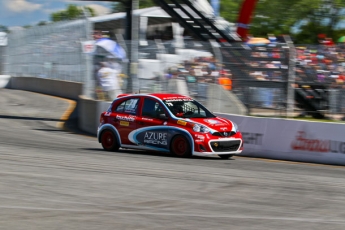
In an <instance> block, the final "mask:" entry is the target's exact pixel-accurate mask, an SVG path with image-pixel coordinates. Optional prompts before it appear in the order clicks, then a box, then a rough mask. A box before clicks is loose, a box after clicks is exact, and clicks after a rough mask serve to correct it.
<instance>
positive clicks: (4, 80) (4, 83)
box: [0, 75, 11, 89]
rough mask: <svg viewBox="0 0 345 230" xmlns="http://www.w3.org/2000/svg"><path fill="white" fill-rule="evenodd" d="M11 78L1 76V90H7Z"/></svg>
mask: <svg viewBox="0 0 345 230" xmlns="http://www.w3.org/2000/svg"><path fill="white" fill-rule="evenodd" d="M10 78H11V76H10V75H0V89H1V88H5V87H6V86H7V85H8V83H9V81H10Z"/></svg>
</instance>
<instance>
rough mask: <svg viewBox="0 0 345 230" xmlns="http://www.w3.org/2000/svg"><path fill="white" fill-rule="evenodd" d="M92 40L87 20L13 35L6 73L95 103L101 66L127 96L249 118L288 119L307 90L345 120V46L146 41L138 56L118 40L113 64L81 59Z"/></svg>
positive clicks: (94, 58) (102, 56) (90, 57)
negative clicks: (78, 86)
mask: <svg viewBox="0 0 345 230" xmlns="http://www.w3.org/2000/svg"><path fill="white" fill-rule="evenodd" d="M91 33H92V24H89V22H88V21H86V20H77V21H71V22H61V23H55V24H51V25H47V26H39V27H38V26H37V27H34V28H30V29H26V30H22V31H16V32H13V33H10V34H9V43H8V47H6V48H7V51H8V52H7V55H5V56H4V52H3V51H1V52H2V55H0V56H2V58H4V59H5V60H3V61H2V63H5V66H4V68H3V71H2V72H3V73H4V74H9V75H12V76H21V77H25V76H31V77H41V78H48V79H57V80H67V81H75V82H82V83H84V84H86V85H88V89H89V90H91V91H92V93H91V96H92V97H94V98H97V99H102V97H99V95H100V94H99V92H100V91H102V89H101V88H100V83H99V78H98V77H97V72H98V71H99V69H100V65H101V63H102V62H112V64H113V65H116V69H117V76H118V79H119V82H118V84H119V85H120V88H121V91H122V92H124V93H130V92H133V87H132V85H133V81H136V82H135V83H136V84H138V85H139V91H140V92H171V93H176V92H179V93H183V94H188V95H190V96H192V97H195V98H196V99H198V100H200V101H202V102H204V103H205V104H207V105H208V106H210V107H212V109H213V110H214V111H217V112H234V113H236V111H238V110H236V109H238V107H237V105H234V102H235V101H236V104H242V105H243V106H245V108H246V109H247V111H248V114H257V112H263V111H266V112H268V113H267V114H269V115H274V116H278V115H279V116H281V115H286V112H287V109H288V101H289V100H293V101H294V96H296V90H291V87H292V86H293V87H297V88H301V89H303V92H302V96H301V95H297V96H301V97H304V96H305V97H307V98H308V97H310V95H309V94H308V88H307V87H306V86H309V87H310V88H312V89H313V91H314V92H313V93H314V95H313V97H314V98H315V100H318V101H316V103H317V106H316V109H317V110H320V111H325V113H327V114H331V115H335V114H340V115H341V113H343V112H344V108H343V105H344V104H345V101H344V99H345V98H344V97H343V90H344V88H345V87H344V84H343V83H344V80H345V72H344V68H345V64H344V63H345V61H344V57H345V49H344V47H343V46H336V47H325V46H321V45H320V46H307V45H301V46H300V45H298V46H296V49H294V47H293V45H292V46H291V45H290V46H289V45H287V44H274V45H266V46H260V45H258V46H247V45H245V44H240V43H236V44H231V46H220V45H219V44H216V43H214V42H212V41H211V42H200V41H194V40H188V41H184V42H183V43H182V44H181V43H179V44H178V45H177V44H176V43H175V41H173V40H172V41H162V40H148V41H147V44H145V45H139V46H138V47H139V48H138V50H131V48H132V47H133V44H132V42H133V41H123V40H121V36H119V35H118V36H115V37H116V39H113V38H111V39H113V40H116V41H117V43H118V44H120V45H121V47H122V48H123V49H124V51H125V52H126V54H127V57H126V58H124V59H113V58H109V55H108V54H106V53H105V54H100V53H97V54H95V53H94V55H89V54H85V53H83V50H82V45H81V43H82V42H83V41H87V40H90V39H91V37H92V34H91ZM115 37H114V38H115ZM134 52H137V53H136V54H135V55H137V56H138V58H139V59H138V63H134V64H135V65H133V63H131V56H132V55H133V54H134ZM127 58H128V59H127ZM133 74H135V75H136V78H132V76H133ZM87 76H91V77H87ZM295 77H296V81H295V80H294V79H295ZM313 84H314V85H313ZM315 85H316V87H314V86H315ZM309 91H310V90H309ZM291 92H292V93H291ZM315 92H316V93H317V95H315ZM303 93H306V94H305V95H304V94H303ZM229 98H232V99H231V100H229ZM319 98H322V100H321V99H319ZM297 99H298V98H297ZM299 99H301V98H299ZM302 99H303V98H302ZM297 101H298V100H297ZM300 102H301V101H300ZM302 102H303V101H302ZM304 102H305V101H304ZM304 102H303V103H304ZM314 102H315V101H314ZM314 102H313V103H314ZM343 102H344V103H343ZM314 104H315V103H314ZM296 108H297V109H300V111H297V113H300V112H301V113H303V112H306V113H308V112H314V111H312V110H313V108H312V109H310V108H311V107H310V108H299V107H298V103H297V104H296ZM314 109H315V108H314ZM272 111H273V112H272ZM262 114H265V113H264V112H263V113H262Z"/></svg>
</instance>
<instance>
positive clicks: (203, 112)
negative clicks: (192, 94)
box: [163, 99, 216, 118]
mask: <svg viewBox="0 0 345 230" xmlns="http://www.w3.org/2000/svg"><path fill="white" fill-rule="evenodd" d="M163 102H164V104H165V105H166V106H167V107H168V108H169V110H170V111H171V112H172V113H173V114H174V115H175V116H177V117H183V118H212V117H216V116H215V115H213V114H212V113H211V112H210V111H208V110H207V109H206V108H205V107H204V106H203V105H201V104H200V103H199V102H197V101H194V100H190V99H186V100H185V99H173V100H164V101H163Z"/></svg>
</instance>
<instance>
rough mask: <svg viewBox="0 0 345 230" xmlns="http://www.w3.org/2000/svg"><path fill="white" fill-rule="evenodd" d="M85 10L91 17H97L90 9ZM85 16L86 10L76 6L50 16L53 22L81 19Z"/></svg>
mask: <svg viewBox="0 0 345 230" xmlns="http://www.w3.org/2000/svg"><path fill="white" fill-rule="evenodd" d="M85 10H86V11H87V12H88V13H89V14H90V16H95V15H96V14H95V11H94V10H93V9H92V8H90V7H85ZM83 15H84V10H83V9H82V8H80V7H78V6H76V5H71V4H70V5H68V6H67V9H66V10H61V11H58V12H54V13H52V14H51V15H50V19H51V20H52V21H53V22H58V21H64V20H73V19H77V18H81V17H83Z"/></svg>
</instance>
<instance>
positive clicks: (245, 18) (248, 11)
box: [237, 0, 258, 40]
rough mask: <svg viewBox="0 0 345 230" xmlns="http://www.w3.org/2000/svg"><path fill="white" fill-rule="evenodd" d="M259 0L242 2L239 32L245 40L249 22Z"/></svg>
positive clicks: (238, 25)
mask: <svg viewBox="0 0 345 230" xmlns="http://www.w3.org/2000/svg"><path fill="white" fill-rule="evenodd" d="M257 1H258V0H244V2H243V4H242V9H241V11H240V14H239V17H238V21H237V33H238V35H239V36H240V37H241V38H242V39H243V40H246V38H247V33H248V29H249V23H250V21H251V17H252V14H253V11H254V8H255V5H256V2H257Z"/></svg>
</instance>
